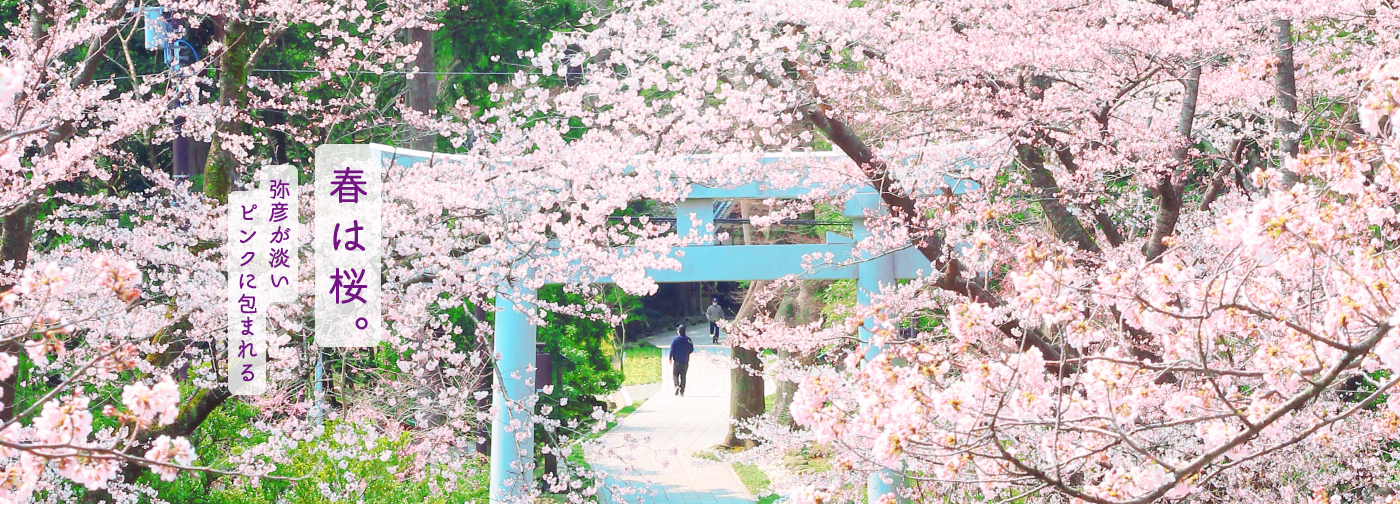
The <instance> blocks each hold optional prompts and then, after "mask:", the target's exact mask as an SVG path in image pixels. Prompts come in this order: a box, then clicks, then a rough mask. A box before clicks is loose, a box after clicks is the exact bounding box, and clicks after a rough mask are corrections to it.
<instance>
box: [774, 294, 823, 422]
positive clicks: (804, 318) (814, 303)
mask: <svg viewBox="0 0 1400 505" xmlns="http://www.w3.org/2000/svg"><path fill="white" fill-rule="evenodd" d="M816 284H817V282H816V281H802V286H801V288H800V290H799V291H798V292H797V299H796V300H793V306H794V308H795V309H796V311H795V314H794V318H793V323H794V324H796V325H799V326H800V325H806V324H811V323H812V322H813V321H816V320H817V319H818V318H819V317H821V310H820V307H818V304H819V303H820V302H819V301H818V299H817V297H815V296H813V295H812V291H813V289H814V288H815V286H816ZM778 359H780V360H782V362H783V363H786V364H792V363H794V362H795V363H797V364H803V365H805V364H808V363H809V361H811V357H810V356H808V355H804V354H794V353H792V352H791V351H788V350H786V349H784V350H780V351H778ZM776 394H777V397H776V398H774V399H773V412H774V416H775V417H776V418H777V419H778V422H779V423H782V424H785V425H788V426H794V427H795V426H796V423H794V422H793V420H792V399H793V397H794V396H796V395H797V383H796V382H792V381H778V391H777V393H776Z"/></svg>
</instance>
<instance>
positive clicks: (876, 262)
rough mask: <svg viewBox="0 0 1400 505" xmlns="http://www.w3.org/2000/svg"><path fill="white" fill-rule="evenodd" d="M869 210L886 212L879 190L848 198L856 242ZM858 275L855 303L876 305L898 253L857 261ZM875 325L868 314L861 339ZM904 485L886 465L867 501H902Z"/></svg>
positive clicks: (869, 485) (865, 231) (870, 354)
mask: <svg viewBox="0 0 1400 505" xmlns="http://www.w3.org/2000/svg"><path fill="white" fill-rule="evenodd" d="M867 212H869V213H870V215H876V216H878V215H883V214H885V213H886V212H887V211H886V210H885V205H884V203H883V202H881V201H880V195H879V193H875V192H873V191H862V192H860V193H857V194H856V196H855V197H853V198H851V199H850V200H847V202H846V209H845V212H843V214H844V215H845V216H846V217H848V218H850V219H851V238H852V239H854V240H855V242H856V244H860V241H862V240H865V239H866V238H868V237H870V236H871V233H870V228H869V227H867V226H866V225H865V216H866V213H867ZM856 275H857V277H856V305H858V306H864V307H869V306H871V305H873V303H874V297H873V295H874V294H876V293H879V292H880V286H881V285H882V284H883V285H886V286H889V285H893V284H894V283H895V256H894V255H893V254H885V255H883V256H880V257H878V258H872V259H869V260H865V261H862V262H860V263H857V264H856ZM874 327H875V318H874V317H869V318H866V319H865V324H864V325H862V326H861V328H860V340H861V342H866V343H869V342H871V340H872V338H871V337H872V336H873V335H872V334H871V331H870V330H869V328H874ZM880 350H881V348H880V347H877V346H873V345H872V346H870V347H869V348H868V349H867V350H866V352H865V360H866V361H869V360H872V359H875V357H876V356H878V355H879V354H880ZM903 485H904V477H903V475H902V474H901V473H900V472H898V471H896V470H894V469H889V468H886V469H882V470H879V471H875V472H871V473H870V478H869V479H868V480H867V481H866V489H865V497H866V501H867V502H868V503H882V500H881V498H882V497H884V496H886V495H893V496H894V498H895V501H900V500H899V489H900V488H901V487H903Z"/></svg>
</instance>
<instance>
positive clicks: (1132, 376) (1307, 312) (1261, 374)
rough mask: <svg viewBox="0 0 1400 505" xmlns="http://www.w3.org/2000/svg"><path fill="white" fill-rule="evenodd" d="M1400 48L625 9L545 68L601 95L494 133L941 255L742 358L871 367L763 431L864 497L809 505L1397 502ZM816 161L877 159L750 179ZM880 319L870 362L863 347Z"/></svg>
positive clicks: (1073, 7) (973, 12)
mask: <svg viewBox="0 0 1400 505" xmlns="http://www.w3.org/2000/svg"><path fill="white" fill-rule="evenodd" d="M1396 20H1397V17H1396V12H1395V10H1394V9H1393V8H1391V7H1390V6H1388V4H1383V3H1374V2H1346V3H1342V4H1338V3H1336V2H1327V3H1322V2H1317V3H1312V2H1287V3H1282V2H1280V3H1272V2H1229V1H1222V2H1195V3H1189V4H1188V3H1178V2H1171V1H1159V2H1088V3H1084V2H1051V3H1034V4H1024V3H1013V4H1006V3H996V2H979V1H965V2H962V1H960V2H939V3H934V2H898V1H894V2H866V3H861V4H859V5H850V4H847V3H844V2H778V1H775V2H701V1H674V2H630V3H622V4H621V5H620V6H619V9H618V10H616V11H613V12H611V13H609V14H608V15H607V16H605V17H603V18H599V19H596V20H592V21H594V22H595V24H594V27H593V28H592V29H590V30H586V31H579V32H576V33H569V34H561V35H559V36H557V37H556V39H555V40H554V41H553V42H552V43H551V44H549V45H547V46H546V47H544V48H543V49H542V50H541V51H539V52H538V53H537V54H535V55H533V58H534V61H535V63H536V65H537V66H538V68H539V69H540V70H541V71H543V72H544V73H546V74H555V75H564V74H566V73H567V72H569V71H570V69H571V68H581V69H582V75H583V78H582V79H581V82H580V83H579V84H577V85H576V86H571V87H569V88H567V89H564V90H559V91H553V92H551V91H549V90H542V89H540V88H538V87H534V86H531V85H530V84H531V83H530V80H531V79H534V77H532V76H530V75H529V74H527V73H522V74H521V75H520V76H518V77H517V79H516V82H515V83H514V86H513V87H512V89H503V90H502V94H501V100H502V102H501V103H502V106H501V107H500V108H498V109H496V110H494V111H488V112H487V113H486V118H487V121H486V122H485V124H484V125H483V126H482V128H484V130H485V131H486V132H488V134H490V135H493V138H494V139H495V140H496V144H495V146H494V147H493V148H494V149H503V148H507V147H509V146H511V145H514V146H518V147H516V149H517V150H518V151H519V152H527V151H531V150H534V151H532V152H537V153H542V152H548V153H550V154H551V155H552V156H555V157H556V158H560V159H567V160H568V164H569V166H570V167H571V168H572V169H574V170H577V171H581V172H586V173H590V174H596V175H595V176H596V177H606V176H609V175H611V176H613V177H615V178H617V179H618V180H619V181H623V182H619V183H618V184H630V183H632V182H629V181H628V180H629V179H631V180H635V179H643V178H645V179H646V180H647V181H651V180H655V179H662V180H672V181H680V182H699V183H705V184H709V185H729V184H736V183H741V182H749V181H754V180H760V181H766V182H768V183H770V184H774V185H782V184H785V183H795V182H797V181H795V180H794V177H796V174H799V173H808V174H810V175H807V177H808V178H809V180H806V181H802V182H805V183H807V184H809V185H811V184H816V185H825V186H826V187H829V188H832V189H836V188H840V187H843V186H844V185H846V184H848V183H859V184H870V185H873V186H874V187H875V188H876V189H877V190H878V191H879V193H880V196H881V198H882V200H883V201H884V203H885V204H886V207H887V210H888V212H887V213H886V214H887V215H886V216H876V215H872V216H869V217H868V218H867V221H868V222H869V223H871V226H872V229H874V230H875V231H876V233H875V237H874V238H872V239H870V240H866V241H864V242H863V243H862V244H861V247H862V249H864V250H865V251H867V252H868V253H869V254H881V253H884V252H888V251H890V250H892V249H895V248H901V247H905V246H908V245H913V246H914V247H916V248H918V250H919V251H920V252H922V253H923V254H924V255H925V256H926V258H927V259H928V260H929V262H930V265H929V269H928V271H929V272H930V274H929V275H928V276H927V277H925V278H922V279H918V280H916V281H915V282H912V283H909V284H908V285H900V286H888V287H887V289H885V290H884V292H883V293H882V294H881V296H880V298H879V299H880V300H881V303H880V304H878V305H877V306H874V307H865V308H862V309H861V310H859V311H858V316H859V317H858V318H852V319H850V320H848V321H844V322H832V323H834V324H830V325H827V326H820V325H806V326H802V327H799V328H790V327H786V326H784V325H781V324H765V323H762V322H760V323H761V324H756V325H755V326H754V327H753V328H751V329H749V330H744V329H740V334H739V336H740V338H741V339H742V340H741V341H742V342H745V343H744V344H742V345H748V346H752V347H765V348H780V349H788V350H794V351H810V350H812V349H818V348H831V349H833V350H835V351H841V349H849V350H847V351H845V352H844V353H843V352H837V353H836V354H837V355H841V356H845V357H846V359H837V358H835V357H832V356H833V355H830V354H829V355H828V360H827V361H826V363H823V364H820V365H816V366H810V367H789V370H787V371H786V372H783V371H781V370H779V371H776V372H775V373H787V374H791V375H788V376H787V378H789V379H800V381H801V383H802V386H801V388H800V390H799V392H798V393H797V395H796V398H795V399H794V405H793V415H794V417H795V418H796V420H797V421H798V423H799V424H800V425H802V426H803V429H802V430H799V431H796V432H794V431H789V430H783V429H779V428H771V429H768V428H765V427H763V426H755V427H754V430H755V431H756V432H757V433H759V434H760V435H762V436H764V438H765V439H766V441H767V442H769V444H768V447H769V448H770V449H771V451H776V452H782V451H787V450H791V449H793V448H795V447H800V446H810V445H811V444H821V445H822V446H824V447H828V448H830V450H831V451H832V453H833V458H834V461H835V464H836V466H837V468H839V469H843V470H845V471H844V472H837V473H824V474H822V475H819V476H806V477H804V478H799V479H797V482H795V483H793V484H794V485H797V486H806V488H805V489H806V490H807V491H806V494H803V495H801V499H807V500H835V499H841V498H845V499H850V498H853V497H855V496H856V493H857V491H855V489H857V487H856V486H854V484H857V483H860V482H863V481H864V479H865V474H866V473H867V472H870V471H875V470H878V469H882V468H883V469H889V470H891V471H894V472H898V473H902V474H904V475H905V476H906V477H907V478H908V481H909V482H910V485H909V486H908V488H907V489H906V492H907V493H909V494H910V497H911V498H915V499H918V498H925V499H928V498H931V497H934V496H945V495H946V494H947V493H954V496H958V497H960V498H959V499H966V500H973V499H978V500H981V499H987V500H990V499H997V500H1005V499H1012V498H1026V499H1037V500H1063V499H1075V500H1085V501H1154V500H1166V499H1183V498H1191V499H1224V500H1240V501H1279V500H1289V501H1292V500H1297V499H1300V498H1303V497H1311V498H1321V497H1326V496H1332V495H1336V496H1340V497H1342V498H1344V499H1351V500H1365V499H1379V498H1381V497H1384V496H1387V495H1389V494H1390V493H1391V491H1390V490H1389V489H1388V488H1386V487H1384V485H1383V484H1381V483H1382V482H1384V481H1385V479H1386V478H1387V476H1389V475H1391V472H1392V471H1393V470H1391V469H1390V468H1391V467H1390V465H1389V464H1388V463H1386V461H1388V458H1389V457H1390V456H1389V454H1388V453H1387V452H1386V451H1387V449H1386V447H1387V445H1386V444H1387V443H1388V441H1389V440H1390V437H1391V436H1392V435H1389V433H1392V430H1390V429H1388V428H1386V426H1388V425H1389V424H1388V423H1389V422H1390V421H1388V420H1390V419H1391V418H1392V417H1393V416H1394V413H1393V412H1392V411H1391V410H1390V409H1391V408H1390V407H1388V406H1385V404H1386V402H1388V401H1389V400H1388V398H1390V396H1389V395H1388V394H1387V391H1388V390H1389V389H1390V387H1391V386H1392V384H1393V382H1392V381H1391V379H1390V377H1391V372H1390V369H1389V368H1388V367H1389V365H1387V363H1388V360H1389V358H1387V357H1386V356H1387V355H1388V354H1389V353H1388V351H1387V349H1388V346H1389V345H1390V344H1389V342H1391V341H1392V340H1393V339H1395V337H1396V335H1395V334H1394V331H1393V329H1394V324H1395V321H1394V320H1393V318H1394V317H1395V316H1394V313H1395V311H1394V308H1393V295H1392V294H1391V293H1390V291H1391V290H1392V288H1391V287H1392V286H1393V285H1394V284H1395V282H1396V279H1395V278H1394V273H1393V265H1392V263H1393V262H1394V257H1395V256H1396V255H1395V254H1394V253H1393V251H1392V249H1393V248H1394V243H1395V239H1396V233H1397V231H1398V230H1397V229H1396V221H1395V205H1396V200H1395V197H1396V195H1395V188H1394V187H1393V184H1392V183H1391V179H1392V177H1393V173H1392V172H1393V171H1394V169H1393V167H1392V165H1393V159H1392V158H1391V154H1390V153H1391V152H1392V151H1391V150H1392V149H1393V147H1388V146H1390V144H1391V143H1392V142H1393V140H1392V138H1391V137H1389V136H1388V135H1389V134H1388V133H1387V132H1386V131H1382V126H1383V125H1384V124H1387V123H1386V119H1384V118H1386V117H1388V116H1387V114H1389V112H1388V111H1389V110H1390V109H1389V108H1388V107H1389V105H1386V104H1387V103H1389V102H1388V100H1390V99H1389V98H1386V97H1388V96H1391V95H1390V93H1393V91H1392V90H1391V88H1389V86H1391V84H1390V82H1391V79H1392V78H1391V77H1390V75H1389V73H1388V72H1391V70H1385V69H1389V68H1390V67H1388V66H1382V67H1377V65H1380V64H1381V62H1382V61H1383V60H1384V59H1385V58H1387V57H1390V56H1391V55H1393V53H1394V51H1395V49H1396V48H1397V47H1400V45H1397V41H1396V40H1395V33H1396V32H1395V31H1394V30H1393V29H1392V28H1393V27H1394V26H1395V22H1396ZM569 48H578V50H573V51H570V50H568V49H569ZM1373 68H1381V69H1383V70H1379V71H1376V72H1373V73H1369V74H1368V72H1370V69H1373ZM1367 82H1369V83H1370V84H1365V85H1364V86H1363V83H1367ZM1366 86H1369V87H1366ZM1363 96H1368V97H1370V98H1365V99H1362V97H1363ZM580 126H581V127H582V130H583V131H582V132H579V131H578V130H579V129H580V128H579V127H580ZM570 135H572V136H574V137H576V139H573V140H556V139H569V138H570V137H569V136H570ZM813 144H818V145H831V146H833V147H836V148H839V149H841V150H842V151H844V152H845V153H846V154H848V155H849V157H850V158H851V160H852V161H853V162H854V163H851V164H850V165H847V166H820V167H802V168H803V169H804V170H801V171H798V170H795V169H792V168H790V167H782V166H764V167H759V166H757V165H756V164H755V163H753V160H754V159H755V157H756V156H757V155H758V153H760V152H763V151H773V150H785V149H803V148H807V146H812V145H813ZM612 153H626V154H627V155H628V156H630V158H628V163H630V166H631V167H632V171H631V172H616V171H611V172H610V171H609V169H611V168H612V167H613V166H615V165H619V164H621V163H622V162H621V160H620V159H619V157H615V156H613V155H612ZM690 154H708V155H712V156H713V157H712V158H711V162H709V163H693V162H687V161H685V160H682V159H681V158H680V157H681V156H684V155H690ZM968 158H972V159H975V160H978V161H979V162H980V163H979V168H976V169H972V170H968V169H966V168H965V167H966V166H965V165H963V166H962V167H963V168H962V169H961V170H960V171H957V172H954V171H953V170H954V169H955V168H958V167H959V166H960V165H959V163H958V162H959V161H960V160H965V159H968ZM945 176H954V177H957V178H964V179H971V180H972V181H975V182H977V183H978V186H979V187H980V189H978V190H977V191H973V192H971V193H968V194H965V195H958V196H954V195H953V194H952V192H951V191H950V190H949V189H950V188H949V187H948V186H947V184H946V182H945V181H946V179H945ZM594 184H599V183H594ZM668 187H671V188H676V187H677V186H668ZM675 196H678V195H661V194H659V193H653V196H652V197H653V198H660V199H665V198H668V197H671V198H674V197H675ZM838 196H839V195H838ZM593 208H596V206H589V210H592V209H593ZM955 245H956V246H957V247H954V246H955ZM930 316H931V318H932V320H935V321H937V324H932V325H926V326H924V327H921V328H917V333H916V336H915V337H913V338H912V339H899V338H896V335H899V334H900V333H901V332H900V331H898V330H899V328H900V326H901V325H902V324H903V323H901V321H906V320H910V319H913V318H919V317H930ZM866 317H870V318H872V319H873V320H874V321H875V323H874V325H873V326H868V329H870V330H872V331H873V332H874V335H875V337H874V339H873V341H870V342H863V343H861V345H860V346H859V347H857V348H855V349H850V348H849V346H846V347H841V346H840V345H839V344H840V343H841V342H846V341H849V340H851V339H854V338H856V337H855V330H856V328H857V327H860V326H862V325H864V324H866V323H864V322H863V319H864V318H866ZM871 345H873V346H878V347H881V348H883V350H884V352H883V353H881V354H880V355H879V357H877V358H875V359H873V360H870V361H865V360H863V359H861V356H863V355H864V354H865V348H864V346H871ZM777 365H779V368H780V367H781V364H777ZM794 368H795V369H794ZM771 369H773V368H770V370H771ZM756 454H759V456H757V457H760V458H762V457H768V456H772V455H773V452H769V453H756ZM834 475H835V476H839V477H841V478H840V479H839V480H838V481H837V482H835V483H833V482H831V479H832V477H833V476H834ZM804 479H805V480H804ZM871 498H872V499H884V498H889V497H871Z"/></svg>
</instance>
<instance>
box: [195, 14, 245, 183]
mask: <svg viewBox="0 0 1400 505" xmlns="http://www.w3.org/2000/svg"><path fill="white" fill-rule="evenodd" d="M222 31H223V44H224V48H225V49H224V53H223V54H222V55H220V56H219V105H221V106H225V107H228V106H232V107H234V108H235V109H237V110H238V111H239V112H240V113H243V112H246V111H247V109H248V64H249V61H248V57H249V56H250V55H251V52H252V45H253V30H252V27H250V26H249V25H248V23H246V22H244V21H242V20H230V21H227V22H226V23H225V25H224V26H223V30H222ZM249 131H250V128H249V126H248V123H246V122H243V121H242V120H239V119H237V118H235V119H231V120H226V121H225V120H221V121H219V124H218V127H217V129H216V132H215V134H214V141H213V143H212V144H211V145H210V147H209V161H208V165H206V166H205V168H204V194H205V195H206V196H208V197H210V198H213V199H214V200H216V201H218V202H219V203H228V192H229V186H230V185H231V184H232V182H233V176H234V174H235V173H237V172H238V169H239V167H240V165H241V163H240V162H239V160H238V159H237V158H236V157H235V156H234V155H233V153H232V152H230V151H229V150H228V149H226V148H225V147H224V146H223V143H224V137H241V136H245V135H248V133H249Z"/></svg>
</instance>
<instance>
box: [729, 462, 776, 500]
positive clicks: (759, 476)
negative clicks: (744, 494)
mask: <svg viewBox="0 0 1400 505" xmlns="http://www.w3.org/2000/svg"><path fill="white" fill-rule="evenodd" d="M734 473H737V474H739V480H741V481H744V487H747V488H749V492H750V493H753V495H754V496H755V497H757V498H758V503H773V502H775V501H777V500H778V495H777V494H775V493H770V492H768V485H769V484H771V483H772V482H770V481H769V480H768V476H767V475H764V474H763V471H762V470H759V469H758V466H757V465H751V464H748V463H735V464H734Z"/></svg>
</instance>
